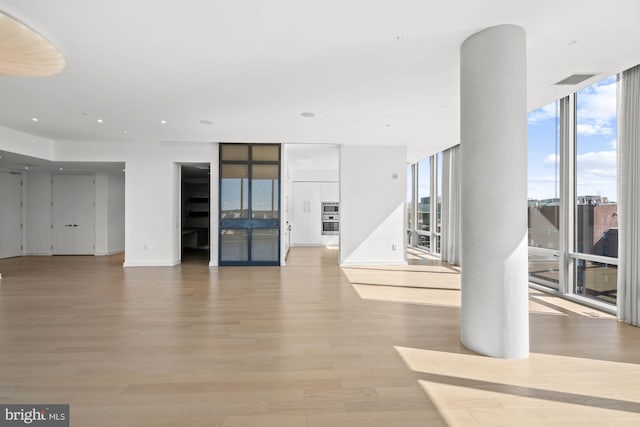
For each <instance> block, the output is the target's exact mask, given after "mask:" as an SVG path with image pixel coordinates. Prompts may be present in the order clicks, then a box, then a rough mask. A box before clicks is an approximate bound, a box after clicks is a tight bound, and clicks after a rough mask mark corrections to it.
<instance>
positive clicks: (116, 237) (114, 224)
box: [108, 175, 125, 255]
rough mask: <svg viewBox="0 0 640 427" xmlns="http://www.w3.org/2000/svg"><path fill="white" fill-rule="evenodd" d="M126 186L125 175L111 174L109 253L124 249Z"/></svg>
mask: <svg viewBox="0 0 640 427" xmlns="http://www.w3.org/2000/svg"><path fill="white" fill-rule="evenodd" d="M124 188H125V176H124V175H109V190H108V191H109V208H108V209H109V213H108V215H109V242H108V248H109V250H108V254H109V255H111V254H114V253H118V252H123V251H124V241H125V235H124V216H125V205H124Z"/></svg>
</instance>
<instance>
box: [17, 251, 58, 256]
mask: <svg viewBox="0 0 640 427" xmlns="http://www.w3.org/2000/svg"><path fill="white" fill-rule="evenodd" d="M52 255H53V252H51V251H42V252H38V251H35V252H23V253H22V256H52Z"/></svg>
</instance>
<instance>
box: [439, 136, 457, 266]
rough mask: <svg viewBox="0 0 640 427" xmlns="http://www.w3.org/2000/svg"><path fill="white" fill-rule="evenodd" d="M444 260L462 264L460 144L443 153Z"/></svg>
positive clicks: (441, 249) (442, 244)
mask: <svg viewBox="0 0 640 427" xmlns="http://www.w3.org/2000/svg"><path fill="white" fill-rule="evenodd" d="M441 238H442V243H441V248H440V251H441V256H442V260H443V261H447V262H449V263H451V264H456V265H460V258H461V257H460V240H461V237H460V145H456V146H454V147H451V148H449V149H448V150H445V151H444V152H443V153H442V237H441Z"/></svg>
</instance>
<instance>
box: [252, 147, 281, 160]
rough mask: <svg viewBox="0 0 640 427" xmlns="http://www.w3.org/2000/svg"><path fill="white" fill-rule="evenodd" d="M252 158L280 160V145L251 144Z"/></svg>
mask: <svg viewBox="0 0 640 427" xmlns="http://www.w3.org/2000/svg"><path fill="white" fill-rule="evenodd" d="M251 154H252V157H251V158H252V160H253V161H254V162H266V161H270V162H278V161H280V146H279V145H265V144H258V145H254V146H253V152H252V153H251Z"/></svg>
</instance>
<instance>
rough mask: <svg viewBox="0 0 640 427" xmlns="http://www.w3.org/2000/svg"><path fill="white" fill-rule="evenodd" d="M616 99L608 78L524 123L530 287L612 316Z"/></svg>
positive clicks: (533, 114)
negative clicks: (602, 308)
mask: <svg viewBox="0 0 640 427" xmlns="http://www.w3.org/2000/svg"><path fill="white" fill-rule="evenodd" d="M616 92H617V81H616V77H615V76H612V77H609V78H606V79H604V80H601V81H599V82H596V83H594V84H592V85H590V86H587V87H586V88H584V89H582V90H580V91H578V92H576V93H574V94H571V95H570V96H568V97H566V98H564V99H562V100H560V101H558V102H554V103H551V104H549V105H547V106H545V107H542V108H539V109H537V110H534V111H532V112H531V113H529V117H528V119H529V207H528V210H529V232H528V242H529V275H530V279H531V281H532V282H536V283H540V284H543V285H546V286H550V287H553V288H556V289H558V290H559V291H561V292H562V293H564V294H566V295H570V296H573V297H578V298H583V301H585V302H587V301H593V302H592V303H603V302H604V303H609V304H612V305H611V306H610V307H611V308H612V309H613V304H615V302H616V287H617V264H618V259H617V258H618V218H617V217H618V206H617V167H616V156H617V152H616V136H617V130H616V119H617V117H616ZM563 197H564V198H563ZM562 260H564V262H562Z"/></svg>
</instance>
